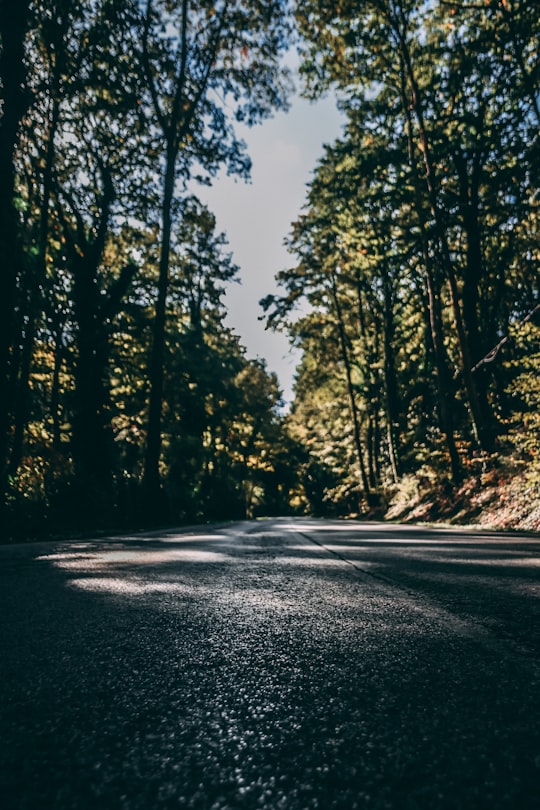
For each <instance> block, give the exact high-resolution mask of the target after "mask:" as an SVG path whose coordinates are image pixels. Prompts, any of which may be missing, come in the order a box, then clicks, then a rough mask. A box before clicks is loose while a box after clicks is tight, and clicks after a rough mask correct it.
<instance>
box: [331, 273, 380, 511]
mask: <svg viewBox="0 0 540 810" xmlns="http://www.w3.org/2000/svg"><path fill="white" fill-rule="evenodd" d="M331 290H332V299H333V301H334V306H335V310H336V315H337V323H338V333H339V344H340V347H341V357H342V359H343V364H344V366H345V376H346V379H347V392H348V395H349V406H350V409H351V416H352V422H353V436H354V446H355V449H356V458H357V460H358V467H359V471H360V480H361V482H362V488H363V491H364V496H365V498H366V501H367V502H368V503H369V502H370V500H371V489H370V486H369V479H368V476H367V472H366V465H365V462H364V451H363V447H362V439H361V433H360V418H359V414H358V407H357V405H356V398H355V395H354V386H353V382H352V369H351V360H350V357H349V349H348V346H347V336H346V334H345V325H344V323H343V313H342V310H341V305H340V303H339V298H338V294H337V286H336V278H335V274H334V272H333V271H332V272H331Z"/></svg>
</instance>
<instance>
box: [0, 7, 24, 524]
mask: <svg viewBox="0 0 540 810" xmlns="http://www.w3.org/2000/svg"><path fill="white" fill-rule="evenodd" d="M29 5H30V3H29V2H28V0H19V1H18V2H16V3H9V2H7V0H3V2H1V3H0V38H1V41H2V47H1V49H0V82H1V84H2V96H3V102H4V103H3V110H2V116H1V118H0V189H1V193H0V257H1V260H2V278H1V281H0V285H1V287H0V389H1V390H2V396H1V397H0V504H3V503H4V493H5V491H6V487H7V464H8V453H9V432H10V421H11V410H12V407H13V392H12V390H11V385H10V383H11V380H10V354H11V350H12V347H13V345H14V342H15V335H14V313H15V310H16V296H17V278H18V277H19V275H20V271H21V267H22V249H21V243H20V240H19V237H18V216H17V212H16V209H15V205H14V197H15V166H14V158H15V150H16V147H17V140H18V134H19V126H20V123H21V120H22V118H23V116H24V114H25V112H26V110H27V108H28V103H29V96H28V94H27V89H26V84H25V83H26V70H25V66H24V41H25V36H26V31H27V27H28V18H29ZM0 509H2V506H0Z"/></svg>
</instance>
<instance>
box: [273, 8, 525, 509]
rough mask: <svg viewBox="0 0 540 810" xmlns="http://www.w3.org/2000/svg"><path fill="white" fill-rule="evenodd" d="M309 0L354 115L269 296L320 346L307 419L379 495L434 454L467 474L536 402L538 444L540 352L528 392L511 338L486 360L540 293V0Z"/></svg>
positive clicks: (306, 21) (326, 72)
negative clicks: (505, 352)
mask: <svg viewBox="0 0 540 810" xmlns="http://www.w3.org/2000/svg"><path fill="white" fill-rule="evenodd" d="M295 13H296V19H297V22H298V26H299V29H300V32H301V34H302V37H303V39H302V42H301V46H300V47H301V52H302V57H303V61H302V66H301V70H302V73H303V75H304V78H305V82H306V93H307V94H308V95H309V96H311V97H314V98H316V97H318V96H319V95H321V94H322V93H325V92H328V91H331V92H335V93H336V94H337V95H338V99H339V104H340V107H341V109H342V110H343V112H344V114H345V116H346V123H345V127H344V132H343V136H342V137H341V138H340V139H339V140H338V141H336V142H335V143H334V144H332V145H329V146H327V147H326V148H325V152H324V155H323V157H322V158H321V160H320V162H319V164H318V166H317V168H316V171H315V173H314V176H313V180H312V182H311V184H310V187H309V190H308V197H307V204H306V206H305V209H304V213H303V214H302V216H301V217H300V218H299V219H298V220H297V222H295V223H294V224H293V227H292V233H291V236H290V239H289V249H290V251H291V253H292V255H293V256H294V257H295V259H296V262H297V263H296V264H295V265H294V266H293V267H291V268H290V269H287V270H285V271H282V272H281V273H280V274H279V275H278V276H277V279H278V282H279V283H280V285H281V287H282V290H283V292H282V294H281V295H280V296H271V297H268V298H266V299H265V300H264V301H263V302H262V303H263V306H264V307H265V309H266V311H267V313H268V322H269V324H270V325H271V326H273V327H275V328H281V329H285V330H286V331H288V332H289V334H290V335H291V337H292V339H293V340H295V342H296V344H297V345H298V346H299V348H300V349H301V350H302V352H303V359H302V363H301V365H300V368H299V374H298V380H297V388H296V402H295V406H294V408H293V420H296V421H295V430H296V431H300V432H301V433H302V432H303V435H302V441H303V442H304V443H305V444H306V445H307V446H309V445H310V444H312V443H313V444H314V446H315V454H314V455H315V456H316V457H318V458H324V459H325V460H329V459H331V463H330V467H331V469H332V470H333V472H334V474H335V475H337V476H338V477H339V476H341V480H342V484H341V485H340V486H342V487H343V488H344V490H346V487H347V486H349V487H350V488H352V489H353V490H354V489H355V488H358V487H359V486H360V498H361V500H363V503H364V507H366V506H369V502H370V495H371V496H372V495H373V493H381V492H382V491H385V490H388V489H391V488H393V487H394V486H395V484H396V483H397V481H398V480H399V479H400V478H401V477H402V476H404V475H413V476H414V475H415V474H416V472H417V471H418V470H419V469H421V468H422V467H425V465H429V466H430V468H431V469H432V471H433V474H434V475H435V477H436V478H437V479H440V480H443V479H445V478H446V477H447V476H448V475H449V476H450V477H451V479H452V481H453V483H454V485H457V484H458V483H459V481H460V480H461V478H462V477H463V476H464V475H466V474H469V472H471V471H475V470H478V469H479V465H480V464H485V463H486V459H487V458H488V457H491V458H492V459H494V458H495V456H496V454H497V453H500V452H505V450H504V442H503V439H502V436H501V422H504V421H505V420H507V419H509V420H510V423H511V424H513V420H514V418H515V416H516V415H518V419H519V423H520V425H521V427H522V435H521V438H520V439H519V440H518V438H517V433H516V431H515V428H514V432H513V438H512V442H513V447H514V448H515V449H517V448H518V446H519V447H521V452H527V453H534V452H536V451H535V450H534V448H535V446H536V443H537V436H536V427H535V425H536V422H535V415H534V414H535V409H534V407H532V403H531V398H532V399H534V397H535V396H536V395H537V394H536V386H535V384H534V383H533V382H532V378H533V376H534V375H535V374H536V376H538V356H537V354H535V353H534V352H531V353H530V355H528V356H526V355H525V353H524V352H520V351H519V350H518V348H517V347H515V348H514V349H513V350H512V351H513V352H514V357H515V360H514V362H515V363H516V364H517V366H516V368H515V369H514V371H513V372H512V374H513V375H514V376H515V379H514V380H513V383H512V385H515V386H517V388H515V389H512V390H513V392H514V393H513V395H512V397H510V396H509V395H508V394H505V393H504V391H505V387H506V386H507V385H508V377H509V367H508V366H505V365H503V363H502V362H501V357H497V358H496V359H495V361H494V362H493V363H481V364H480V365H478V367H476V366H477V364H478V363H479V361H481V359H482V358H483V357H484V356H485V355H487V353H488V352H489V351H490V350H491V349H492V347H494V346H496V345H497V344H498V343H499V341H500V340H501V336H504V335H507V334H508V332H509V330H510V328H511V324H512V323H513V322H519V321H520V319H522V318H523V317H524V316H525V315H526V314H527V313H528V312H530V311H531V310H532V309H533V307H534V306H535V304H536V303H537V302H538V295H539V290H538V258H539V256H538V250H537V247H536V245H537V240H538V224H539V219H538V157H539V152H538V147H539V143H540V142H539V139H538V125H539V122H540V117H539V111H538V93H537V91H538V79H539V74H538V69H539V68H538V60H537V59H536V56H535V54H536V53H537V43H536V42H535V39H534V34H533V30H534V28H535V26H536V27H537V26H538V23H539V22H540V19H539V14H538V7H537V5H535V4H533V3H528V2H525V3H520V4H513V3H512V4H510V3H509V4H505V3H503V4H499V3H497V4H494V3H486V4H478V3H471V4H467V3H464V4H457V3H456V4H452V3H445V2H444V3H443V2H436V3H429V4H418V3H416V2H412V1H411V2H409V0H397V2H394V0H392V2H387V1H386V0H374V1H373V2H371V0H368V2H363V3H359V2H356V0H350V2H342V1H341V0H340V2H337V0H336V2H329V3H324V4H321V3H317V2H307V3H302V4H297V6H296V11H295ZM299 305H300V306H301V308H302V310H303V314H302V315H300V316H296V311H297V310H298V307H299ZM306 307H307V311H308V313H309V314H308V315H307V316H306V315H305V312H306ZM321 367H323V368H324V374H323V378H322V379H321V371H320V369H321ZM518 370H519V372H520V373H519V374H517V371H518ZM347 381H349V390H348V389H347ZM517 390H520V391H521V394H520V395H519V396H518V394H517ZM525 391H527V393H525ZM520 402H521V403H523V405H524V406H526V409H525V410H523V408H522V406H521V405H520ZM529 408H530V409H529ZM355 423H357V424H358V426H359V430H357V429H356V425H355ZM302 425H303V427H302ZM355 434H358V435H357V437H356V440H355V442H354V443H355V444H356V453H355V454H354V453H351V437H353V438H354V436H355ZM354 455H356V463H352V461H353V456H354ZM477 460H478V463H477ZM362 466H363V467H364V468H365V471H366V476H365V477H366V478H367V481H366V480H364V481H363V482H361V484H360V485H359V479H358V468H359V467H362ZM331 497H333V498H334V497H336V494H335V492H334V494H333V495H332V496H331ZM371 500H373V498H372V497H371Z"/></svg>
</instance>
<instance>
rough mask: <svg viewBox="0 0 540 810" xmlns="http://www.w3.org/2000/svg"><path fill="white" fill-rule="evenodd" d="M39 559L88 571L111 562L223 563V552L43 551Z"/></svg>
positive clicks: (159, 563) (113, 563)
mask: <svg viewBox="0 0 540 810" xmlns="http://www.w3.org/2000/svg"><path fill="white" fill-rule="evenodd" d="M38 559H39V560H44V561H47V562H51V563H52V564H53V565H55V566H56V567H57V568H62V569H66V570H92V569H95V568H99V569H102V568H107V567H109V566H115V565H124V564H126V565H144V566H147V565H161V564H163V563H172V562H175V563H177V562H202V563H211V562H223V561H224V560H225V559H227V555H226V554H223V553H222V552H218V551H206V550H203V549H196V548H181V549H175V550H172V549H171V550H163V551H162V550H158V551H145V550H142V551H129V550H110V551H109V550H108V551H103V552H99V553H85V554H80V553H77V552H74V553H72V554H45V555H43V556H41V557H38Z"/></svg>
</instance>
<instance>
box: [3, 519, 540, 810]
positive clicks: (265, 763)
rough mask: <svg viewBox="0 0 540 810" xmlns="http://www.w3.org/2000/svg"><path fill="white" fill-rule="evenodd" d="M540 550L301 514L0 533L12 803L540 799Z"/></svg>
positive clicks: (385, 804) (43, 806)
mask: <svg viewBox="0 0 540 810" xmlns="http://www.w3.org/2000/svg"><path fill="white" fill-rule="evenodd" d="M539 565H540V537H539V536H538V535H503V534H495V533H493V534H490V533H488V532H477V533H470V532H467V531H464V530H462V531H450V530H446V529H428V528H422V527H417V526H395V525H389V524H382V523H360V522H353V521H337V520H327V521H323V520H315V519H303V518H290V519H289V518H279V519H269V520H261V521H246V522H241V523H236V524H223V525H219V526H218V525H216V526H212V527H202V528H200V527H199V528H190V529H179V530H167V531H162V532H153V533H148V534H136V535H128V534H126V535H125V536H117V537H111V538H106V539H95V540H94V539H88V540H84V541H76V542H50V543H31V544H24V545H12V546H3V547H0V633H1V636H0V639H1V649H0V653H1V656H0V796H1V803H2V807H3V808H4V810H79V809H80V808H84V809H85V810H86V808H96V810H101V808H106V809H107V810H109V809H110V810H113V808H114V810H160V809H161V808H171V810H172V809H173V808H197V810H235V809H236V808H245V810H257V808H262V809H263V810H310V809H311V808H319V809H320V810H332V808H340V809H342V810H355V808H358V810H364V808H365V810H383V809H384V808H395V810H398V808H399V810H424V809H425V810H428V808H429V810H439V808H448V810H482V809H483V808H485V810H488V808H489V810H497V809H498V808H511V809H512V810H527V809H528V808H535V810H537V809H538V808H539V807H540V739H539V738H540V729H539V726H540V724H539V711H538V710H539V696H540V688H539V687H540V658H539V651H540V639H539V628H540V622H539V617H540V610H539V605H540V600H539V596H540V578H539V571H540V568H539Z"/></svg>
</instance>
